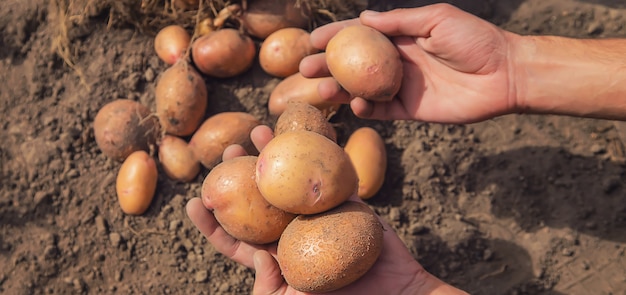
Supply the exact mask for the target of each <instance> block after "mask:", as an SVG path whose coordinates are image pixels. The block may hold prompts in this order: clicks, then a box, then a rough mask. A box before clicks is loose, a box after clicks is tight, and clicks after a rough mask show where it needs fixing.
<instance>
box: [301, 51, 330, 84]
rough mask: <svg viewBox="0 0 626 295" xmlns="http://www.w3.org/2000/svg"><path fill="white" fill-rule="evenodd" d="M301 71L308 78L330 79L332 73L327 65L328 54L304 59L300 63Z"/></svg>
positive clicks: (309, 56)
mask: <svg viewBox="0 0 626 295" xmlns="http://www.w3.org/2000/svg"><path fill="white" fill-rule="evenodd" d="M299 71H300V73H301V74H302V76H305V77H307V78H318V77H328V76H330V72H329V71H328V66H327V65H326V54H325V53H316V54H311V55H308V56H306V57H304V58H303V59H302V60H301V61H300V66H299Z"/></svg>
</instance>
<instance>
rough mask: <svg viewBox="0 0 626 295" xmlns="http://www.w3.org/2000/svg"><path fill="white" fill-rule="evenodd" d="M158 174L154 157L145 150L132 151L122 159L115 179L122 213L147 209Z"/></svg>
mask: <svg viewBox="0 0 626 295" xmlns="http://www.w3.org/2000/svg"><path fill="white" fill-rule="evenodd" d="M158 176H159V174H158V171H157V166H156V163H155V161H154V159H153V158H152V157H151V156H150V155H148V153H146V152H145V151H136V152H133V153H132V154H130V155H129V156H128V158H126V160H124V163H122V166H121V167H120V170H119V171H118V173H117V180H116V181H115V191H116V192H117V198H118V201H119V203H120V207H121V208H122V211H124V213H126V214H131V215H141V214H143V213H144V212H146V210H148V207H150V203H152V198H154V192H155V191H156V186H157V180H158Z"/></svg>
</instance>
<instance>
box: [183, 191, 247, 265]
mask: <svg viewBox="0 0 626 295" xmlns="http://www.w3.org/2000/svg"><path fill="white" fill-rule="evenodd" d="M185 209H186V211H187V216H189V219H191V222H192V223H193V224H194V225H195V226H196V227H197V228H198V230H199V231H200V232H201V233H202V234H203V235H204V236H205V237H206V239H207V240H208V241H209V242H210V243H211V244H212V245H213V247H215V250H217V251H218V252H220V253H222V254H224V255H225V256H227V257H229V258H231V259H233V260H235V261H236V262H238V263H241V264H243V265H245V266H247V267H254V262H253V259H252V255H253V254H254V252H256V251H257V250H258V249H259V248H258V247H254V246H252V245H249V244H246V243H242V242H241V241H239V240H237V239H235V238H233V237H232V236H231V235H229V234H228V233H227V232H226V231H224V229H223V228H222V227H221V226H220V224H219V223H218V222H217V220H216V219H215V216H213V214H212V213H211V212H210V211H209V210H207V209H206V208H205V207H204V205H203V204H202V201H201V200H200V198H193V199H191V200H189V202H187V206H186V207H185Z"/></svg>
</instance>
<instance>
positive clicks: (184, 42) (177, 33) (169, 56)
mask: <svg viewBox="0 0 626 295" xmlns="http://www.w3.org/2000/svg"><path fill="white" fill-rule="evenodd" d="M190 42H191V36H190V35H189V33H188V32H187V31H186V30H185V29H184V28H183V27H181V26H179V25H169V26H166V27H164V28H163V29H161V30H160V31H159V32H158V33H157V34H156V36H155V37H154V50H155V51H156V53H157V56H158V57H159V58H160V59H161V60H162V61H163V62H165V63H166V64H168V65H173V64H175V63H176V62H177V61H178V60H179V59H180V58H181V57H182V56H183V54H184V53H185V50H187V48H188V47H189V43H190Z"/></svg>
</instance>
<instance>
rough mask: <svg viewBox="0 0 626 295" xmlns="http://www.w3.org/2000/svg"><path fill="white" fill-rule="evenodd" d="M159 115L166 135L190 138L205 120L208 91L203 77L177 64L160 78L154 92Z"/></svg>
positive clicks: (191, 68) (187, 67)
mask: <svg viewBox="0 0 626 295" xmlns="http://www.w3.org/2000/svg"><path fill="white" fill-rule="evenodd" d="M155 101H156V113H157V116H158V117H159V121H160V122H161V126H162V128H163V130H165V132H167V133H169V134H172V135H177V136H187V135H191V134H192V133H193V132H194V131H196V129H197V128H198V126H199V125H200V123H202V119H203V118H204V114H205V112H206V107H207V103H208V102H207V101H208V97H207V89H206V85H205V84H204V80H203V79H202V76H200V74H198V72H196V70H194V69H193V67H191V66H190V65H189V64H187V63H176V64H175V65H173V66H171V67H170V68H168V69H167V70H165V72H163V74H162V75H161V77H160V78H159V81H158V82H157V85H156V89H155Z"/></svg>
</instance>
